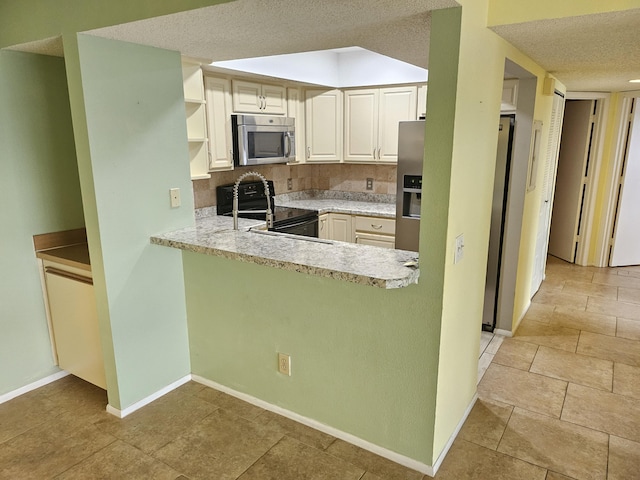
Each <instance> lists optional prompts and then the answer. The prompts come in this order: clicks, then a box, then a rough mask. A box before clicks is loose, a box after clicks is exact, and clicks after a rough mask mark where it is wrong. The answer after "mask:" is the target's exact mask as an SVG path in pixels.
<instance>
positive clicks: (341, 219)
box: [329, 213, 353, 242]
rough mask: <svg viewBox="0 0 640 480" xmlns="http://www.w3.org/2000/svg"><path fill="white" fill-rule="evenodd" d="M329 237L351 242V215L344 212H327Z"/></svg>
mask: <svg viewBox="0 0 640 480" xmlns="http://www.w3.org/2000/svg"><path fill="white" fill-rule="evenodd" d="M329 238H330V239H331V240H338V241H340V242H353V228H352V223H351V215H348V214H345V213H330V214H329Z"/></svg>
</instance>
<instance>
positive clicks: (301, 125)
mask: <svg viewBox="0 0 640 480" xmlns="http://www.w3.org/2000/svg"><path fill="white" fill-rule="evenodd" d="M287 117H289V118H293V119H295V121H296V131H295V139H296V158H295V159H294V160H293V161H295V162H304V157H305V152H306V148H305V144H306V142H305V119H304V100H303V96H302V89H301V88H293V87H292V88H287Z"/></svg>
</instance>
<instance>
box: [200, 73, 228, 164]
mask: <svg viewBox="0 0 640 480" xmlns="http://www.w3.org/2000/svg"><path fill="white" fill-rule="evenodd" d="M204 87H205V88H204V92H205V99H206V102H207V127H208V132H209V169H210V170H232V169H233V150H232V142H231V109H232V107H231V82H230V81H229V80H228V79H226V78H217V77H209V76H205V77H204Z"/></svg>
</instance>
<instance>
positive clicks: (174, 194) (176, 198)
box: [169, 188, 180, 208]
mask: <svg viewBox="0 0 640 480" xmlns="http://www.w3.org/2000/svg"><path fill="white" fill-rule="evenodd" d="M169 198H170V199H171V208H177V207H179V206H180V189H179V188H170V189H169Z"/></svg>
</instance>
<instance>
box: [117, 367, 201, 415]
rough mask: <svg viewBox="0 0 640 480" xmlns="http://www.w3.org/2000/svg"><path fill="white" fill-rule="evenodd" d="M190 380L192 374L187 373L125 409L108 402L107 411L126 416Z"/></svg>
mask: <svg viewBox="0 0 640 480" xmlns="http://www.w3.org/2000/svg"><path fill="white" fill-rule="evenodd" d="M189 380H191V374H189V375H185V376H184V377H182V378H181V379H179V380H176V381H175V382H173V383H171V384H170V385H167V386H166V387H164V388H161V389H160V390H158V391H157V392H155V393H152V394H151V395H149V396H148V397H145V398H143V399H142V400H139V401H137V402H136V403H134V404H133V405H130V406H128V407H127V408H125V409H123V410H119V409H117V408H115V407H113V406H111V405H109V404H107V412H108V413H110V414H111V415H114V416H116V417H118V418H124V417H126V416H127V415H131V414H132V413H133V412H135V411H136V410H140V409H141V408H142V407H144V406H145V405H149V404H150V403H151V402H153V401H154V400H157V399H158V398H160V397H162V396H163V395H166V394H167V393H169V392H171V391H172V390H175V389H176V388H178V387H179V386H181V385H184V384H185V383H187V382H188V381H189Z"/></svg>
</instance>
